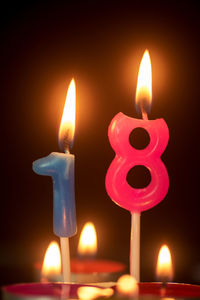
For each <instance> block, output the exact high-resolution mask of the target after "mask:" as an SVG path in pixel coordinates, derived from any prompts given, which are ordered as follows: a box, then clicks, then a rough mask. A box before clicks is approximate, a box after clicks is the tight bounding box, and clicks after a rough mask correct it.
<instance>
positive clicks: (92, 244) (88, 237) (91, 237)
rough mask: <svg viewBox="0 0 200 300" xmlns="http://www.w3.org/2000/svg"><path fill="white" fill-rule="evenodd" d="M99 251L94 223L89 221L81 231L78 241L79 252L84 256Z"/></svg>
mask: <svg viewBox="0 0 200 300" xmlns="http://www.w3.org/2000/svg"><path fill="white" fill-rule="evenodd" d="M96 252H97V235H96V230H95V227H94V224H93V223H92V222H87V223H86V224H85V225H84V227H83V229H82V232H81V235H80V239H79V243H78V254H79V255H82V256H93V255H95V254H96Z"/></svg>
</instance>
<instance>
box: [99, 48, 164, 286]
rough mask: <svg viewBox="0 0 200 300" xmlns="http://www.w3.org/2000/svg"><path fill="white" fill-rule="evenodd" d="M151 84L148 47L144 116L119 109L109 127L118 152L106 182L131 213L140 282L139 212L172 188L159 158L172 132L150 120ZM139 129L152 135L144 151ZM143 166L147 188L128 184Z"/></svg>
mask: <svg viewBox="0 0 200 300" xmlns="http://www.w3.org/2000/svg"><path fill="white" fill-rule="evenodd" d="M151 85H152V80H151V62H150V57H149V53H148V51H147V50H146V51H145V53H144V55H143V58H142V61H141V64H140V69H139V74H138V83H137V90H136V107H137V109H139V108H140V110H141V113H142V119H134V118H130V117H128V116H126V115H124V114H123V113H121V112H120V113H118V114H117V115H116V116H115V117H114V118H113V120H112V121H111V123H110V126H109V129H108V137H109V141H110V144H111V146H112V148H113V150H114V151H115V153H116V155H115V158H114V160H113V161H112V163H111V165H110V167H109V169H108V171H107V174H106V180H105V185H106V190H107V193H108V195H109V196H110V198H111V199H112V200H113V201H114V202H115V203H116V204H118V205H119V206H121V207H123V208H125V209H127V210H129V211H130V212H131V220H132V221H131V242H130V273H131V275H132V276H134V277H135V278H136V279H137V281H139V278H140V213H141V212H142V211H145V210H148V209H150V208H152V207H154V206H155V205H157V204H158V203H159V202H161V201H162V200H163V199H164V197H165V196H166V194H167V191H168V187H169V178H168V173H167V170H166V168H165V165H164V163H163V162H162V160H161V158H160V157H161V155H162V153H163V152H164V150H165V148H166V146H167V143H168V139H169V132H168V127H167V124H166V123H165V121H164V120H163V119H156V120H148V116H147V106H148V103H150V101H151V98H152V92H151V90H152V89H151ZM136 128H143V129H144V130H145V131H146V132H148V134H149V137H150V142H149V144H148V145H147V146H146V147H145V148H144V149H142V150H139V149H136V148H134V147H133V146H132V145H131V144H130V142H129V138H130V134H131V132H132V131H133V130H134V129H136ZM141 165H142V166H144V167H146V168H147V169H148V170H149V172H150V174H151V181H150V183H149V185H148V186H147V187H144V188H134V187H132V186H130V185H129V184H128V182H127V174H128V172H129V171H130V170H131V169H132V168H134V167H135V166H141Z"/></svg>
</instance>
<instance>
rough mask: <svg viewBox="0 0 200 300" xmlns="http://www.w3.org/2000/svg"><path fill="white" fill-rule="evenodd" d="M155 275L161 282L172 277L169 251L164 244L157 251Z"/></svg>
mask: <svg viewBox="0 0 200 300" xmlns="http://www.w3.org/2000/svg"><path fill="white" fill-rule="evenodd" d="M156 275H157V277H158V278H159V279H160V280H161V281H162V282H166V281H171V280H172V278H173V268H172V259H171V253H170V251H169V248H168V247H167V246H166V245H163V246H162V247H161V249H160V251H159V254H158V262H157V267H156Z"/></svg>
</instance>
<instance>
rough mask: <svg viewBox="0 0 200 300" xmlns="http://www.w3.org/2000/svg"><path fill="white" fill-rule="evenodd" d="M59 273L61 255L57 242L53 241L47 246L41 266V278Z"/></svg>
mask: <svg viewBox="0 0 200 300" xmlns="http://www.w3.org/2000/svg"><path fill="white" fill-rule="evenodd" d="M60 273H61V255H60V248H59V245H58V243H57V242H55V241H53V242H51V243H50V244H49V246H48V248H47V251H46V253H45V256H44V261H43V265H42V274H41V275H42V278H47V277H48V276H51V275H56V274H57V275H59V274H60Z"/></svg>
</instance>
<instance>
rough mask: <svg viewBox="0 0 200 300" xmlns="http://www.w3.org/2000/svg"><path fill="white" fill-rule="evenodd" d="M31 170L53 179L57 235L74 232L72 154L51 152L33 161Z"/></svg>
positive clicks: (65, 235)
mask: <svg viewBox="0 0 200 300" xmlns="http://www.w3.org/2000/svg"><path fill="white" fill-rule="evenodd" d="M33 170H34V172H35V173H37V174H39V175H47V176H51V177H52V179H53V229H54V233H55V234H56V235H57V236H59V237H70V236H72V235H74V234H75V233H76V210H75V199H74V155H72V154H65V153H57V152H52V153H51V154H49V155H48V156H46V157H44V158H41V159H38V160H36V161H34V162H33Z"/></svg>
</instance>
